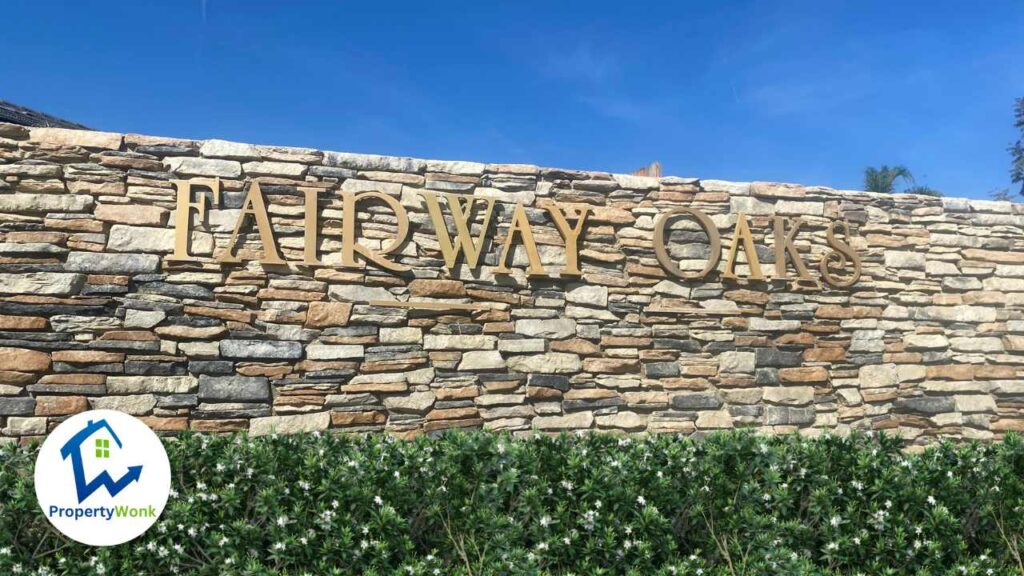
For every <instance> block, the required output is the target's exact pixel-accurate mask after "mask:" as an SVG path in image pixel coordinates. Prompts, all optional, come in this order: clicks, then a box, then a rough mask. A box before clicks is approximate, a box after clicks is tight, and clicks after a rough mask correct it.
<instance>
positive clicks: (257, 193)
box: [218, 182, 286, 264]
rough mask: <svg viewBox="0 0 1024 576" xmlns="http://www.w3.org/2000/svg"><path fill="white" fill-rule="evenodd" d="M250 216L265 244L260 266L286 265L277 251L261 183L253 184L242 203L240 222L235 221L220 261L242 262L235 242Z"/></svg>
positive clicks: (261, 241)
mask: <svg viewBox="0 0 1024 576" xmlns="http://www.w3.org/2000/svg"><path fill="white" fill-rule="evenodd" d="M248 215H252V217H253V218H254V219H255V220H256V230H257V231H258V232H259V234H260V243H261V244H263V257H262V258H260V264H285V263H286V262H285V261H284V260H283V259H281V254H280V252H278V251H277V240H275V239H274V229H273V228H271V226H270V217H268V216H267V206H266V204H265V203H264V202H263V191H262V190H260V183H259V182H253V183H252V186H250V187H249V193H248V194H246V195H245V201H244V202H243V203H242V212H241V213H239V215H238V220H236V221H235V231H234V232H232V233H231V239H230V240H229V241H228V245H227V247H226V248H225V249H224V252H223V253H221V255H220V258H218V260H220V261H221V262H239V261H240V259H239V258H238V256H235V241H237V240H238V232H239V230H241V228H242V224H243V223H244V222H245V217H246V216H248Z"/></svg>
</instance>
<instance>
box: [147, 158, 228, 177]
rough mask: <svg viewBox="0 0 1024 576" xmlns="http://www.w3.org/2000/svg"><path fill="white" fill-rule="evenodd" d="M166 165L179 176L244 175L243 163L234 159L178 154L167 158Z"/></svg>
mask: <svg viewBox="0 0 1024 576" xmlns="http://www.w3.org/2000/svg"><path fill="white" fill-rule="evenodd" d="M164 166H166V167H167V169H168V170H170V171H171V172H174V173H175V174H178V175H179V176H219V177H221V178H239V177H241V176H242V165H241V164H239V163H238V162H235V161H233V160H211V159H209V158H191V157H188V156H178V157H170V158H165V159H164Z"/></svg>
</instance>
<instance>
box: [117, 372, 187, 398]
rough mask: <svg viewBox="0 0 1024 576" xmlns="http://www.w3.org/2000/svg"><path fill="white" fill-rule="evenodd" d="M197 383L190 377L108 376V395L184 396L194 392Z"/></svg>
mask: <svg viewBox="0 0 1024 576" xmlns="http://www.w3.org/2000/svg"><path fill="white" fill-rule="evenodd" d="M198 386H199V382H198V381H197V380H196V379H195V378H194V377H192V376H108V377H107V392H108V393H110V394H139V393H145V392H157V393H163V394H185V393H189V392H195V391H196V388H197V387H198Z"/></svg>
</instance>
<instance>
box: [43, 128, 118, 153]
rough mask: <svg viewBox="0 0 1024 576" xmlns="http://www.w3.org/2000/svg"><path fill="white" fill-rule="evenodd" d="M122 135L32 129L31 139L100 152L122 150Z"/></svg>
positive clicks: (86, 131) (89, 131)
mask: <svg viewBox="0 0 1024 576" xmlns="http://www.w3.org/2000/svg"><path fill="white" fill-rule="evenodd" d="M123 138H124V137H123V136H122V135H121V134H116V133H114V132H96V131H93V130H74V129H70V128H49V127H47V128H32V131H31V135H30V136H29V139H30V140H32V141H33V142H39V143H40V144H49V145H51V146H81V147H82V148H95V149H99V150H120V148H121V141H122V140H123Z"/></svg>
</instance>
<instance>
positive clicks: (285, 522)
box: [277, 516, 288, 528]
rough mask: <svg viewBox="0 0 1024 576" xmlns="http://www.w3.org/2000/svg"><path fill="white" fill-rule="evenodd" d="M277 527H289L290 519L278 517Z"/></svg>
mask: <svg viewBox="0 0 1024 576" xmlns="http://www.w3.org/2000/svg"><path fill="white" fill-rule="evenodd" d="M277 525H278V526H280V527H282V528H284V527H285V526H286V525H288V517H287V516H278V517H277Z"/></svg>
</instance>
